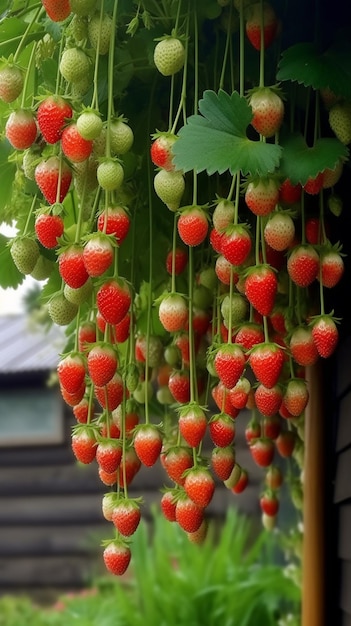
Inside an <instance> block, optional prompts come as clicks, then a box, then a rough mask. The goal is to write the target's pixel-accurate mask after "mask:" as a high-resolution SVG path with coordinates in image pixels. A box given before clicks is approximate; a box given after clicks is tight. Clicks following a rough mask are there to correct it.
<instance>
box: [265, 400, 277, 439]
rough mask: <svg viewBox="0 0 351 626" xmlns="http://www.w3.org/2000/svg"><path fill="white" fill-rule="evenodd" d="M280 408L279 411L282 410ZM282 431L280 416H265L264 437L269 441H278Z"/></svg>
mask: <svg viewBox="0 0 351 626" xmlns="http://www.w3.org/2000/svg"><path fill="white" fill-rule="evenodd" d="M281 406H282V405H280V408H279V410H280V409H281ZM281 429H282V420H281V419H280V417H279V415H268V416H267V415H265V417H264V420H263V428H262V435H263V436H264V437H268V438H269V439H276V438H277V437H278V436H279V435H280V431H281Z"/></svg>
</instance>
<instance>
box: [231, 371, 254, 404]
mask: <svg viewBox="0 0 351 626" xmlns="http://www.w3.org/2000/svg"><path fill="white" fill-rule="evenodd" d="M250 391H251V383H250V381H249V380H248V378H245V376H241V377H240V378H239V380H238V382H237V383H236V385H234V387H232V388H231V389H230V390H229V398H230V402H231V403H232V405H233V407H234V408H236V409H239V410H240V409H244V408H245V407H246V404H247V401H248V399H249V394H250Z"/></svg>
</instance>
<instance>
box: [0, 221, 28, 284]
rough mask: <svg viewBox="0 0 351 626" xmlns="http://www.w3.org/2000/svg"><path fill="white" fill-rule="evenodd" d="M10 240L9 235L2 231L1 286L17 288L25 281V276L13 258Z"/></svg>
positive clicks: (0, 243)
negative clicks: (3, 233)
mask: <svg viewBox="0 0 351 626" xmlns="http://www.w3.org/2000/svg"><path fill="white" fill-rule="evenodd" d="M8 242H9V239H8V237H5V235H2V234H1V233H0V287H2V288H3V289H7V288H8V287H12V288H13V289H16V288H17V287H18V286H19V285H21V284H22V283H23V281H24V276H23V274H21V272H19V271H18V269H17V267H16V266H15V264H14V262H13V260H12V257H11V253H10V248H9V246H8Z"/></svg>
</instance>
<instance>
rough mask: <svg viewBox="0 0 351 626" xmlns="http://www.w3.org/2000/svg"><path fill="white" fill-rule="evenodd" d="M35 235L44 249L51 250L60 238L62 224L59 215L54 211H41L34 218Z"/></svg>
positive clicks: (62, 228)
mask: <svg viewBox="0 0 351 626" xmlns="http://www.w3.org/2000/svg"><path fill="white" fill-rule="evenodd" d="M34 226H35V234H36V236H37V238H38V240H39V241H40V243H41V245H42V246H44V248H48V249H53V248H56V246H57V244H58V241H57V240H58V239H59V238H60V237H62V235H63V231H64V222H63V219H62V217H61V215H57V214H56V213H55V212H54V211H53V212H51V210H50V212H48V211H46V210H41V211H40V212H39V213H38V214H37V216H36V218H35V225H34Z"/></svg>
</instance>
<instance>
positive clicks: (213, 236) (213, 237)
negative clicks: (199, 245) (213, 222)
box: [209, 228, 223, 254]
mask: <svg viewBox="0 0 351 626" xmlns="http://www.w3.org/2000/svg"><path fill="white" fill-rule="evenodd" d="M209 239H210V245H211V247H212V248H213V250H214V251H215V252H218V254H220V253H221V252H222V240H223V233H222V232H220V231H219V230H217V229H216V228H211V230H210V236H209Z"/></svg>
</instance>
